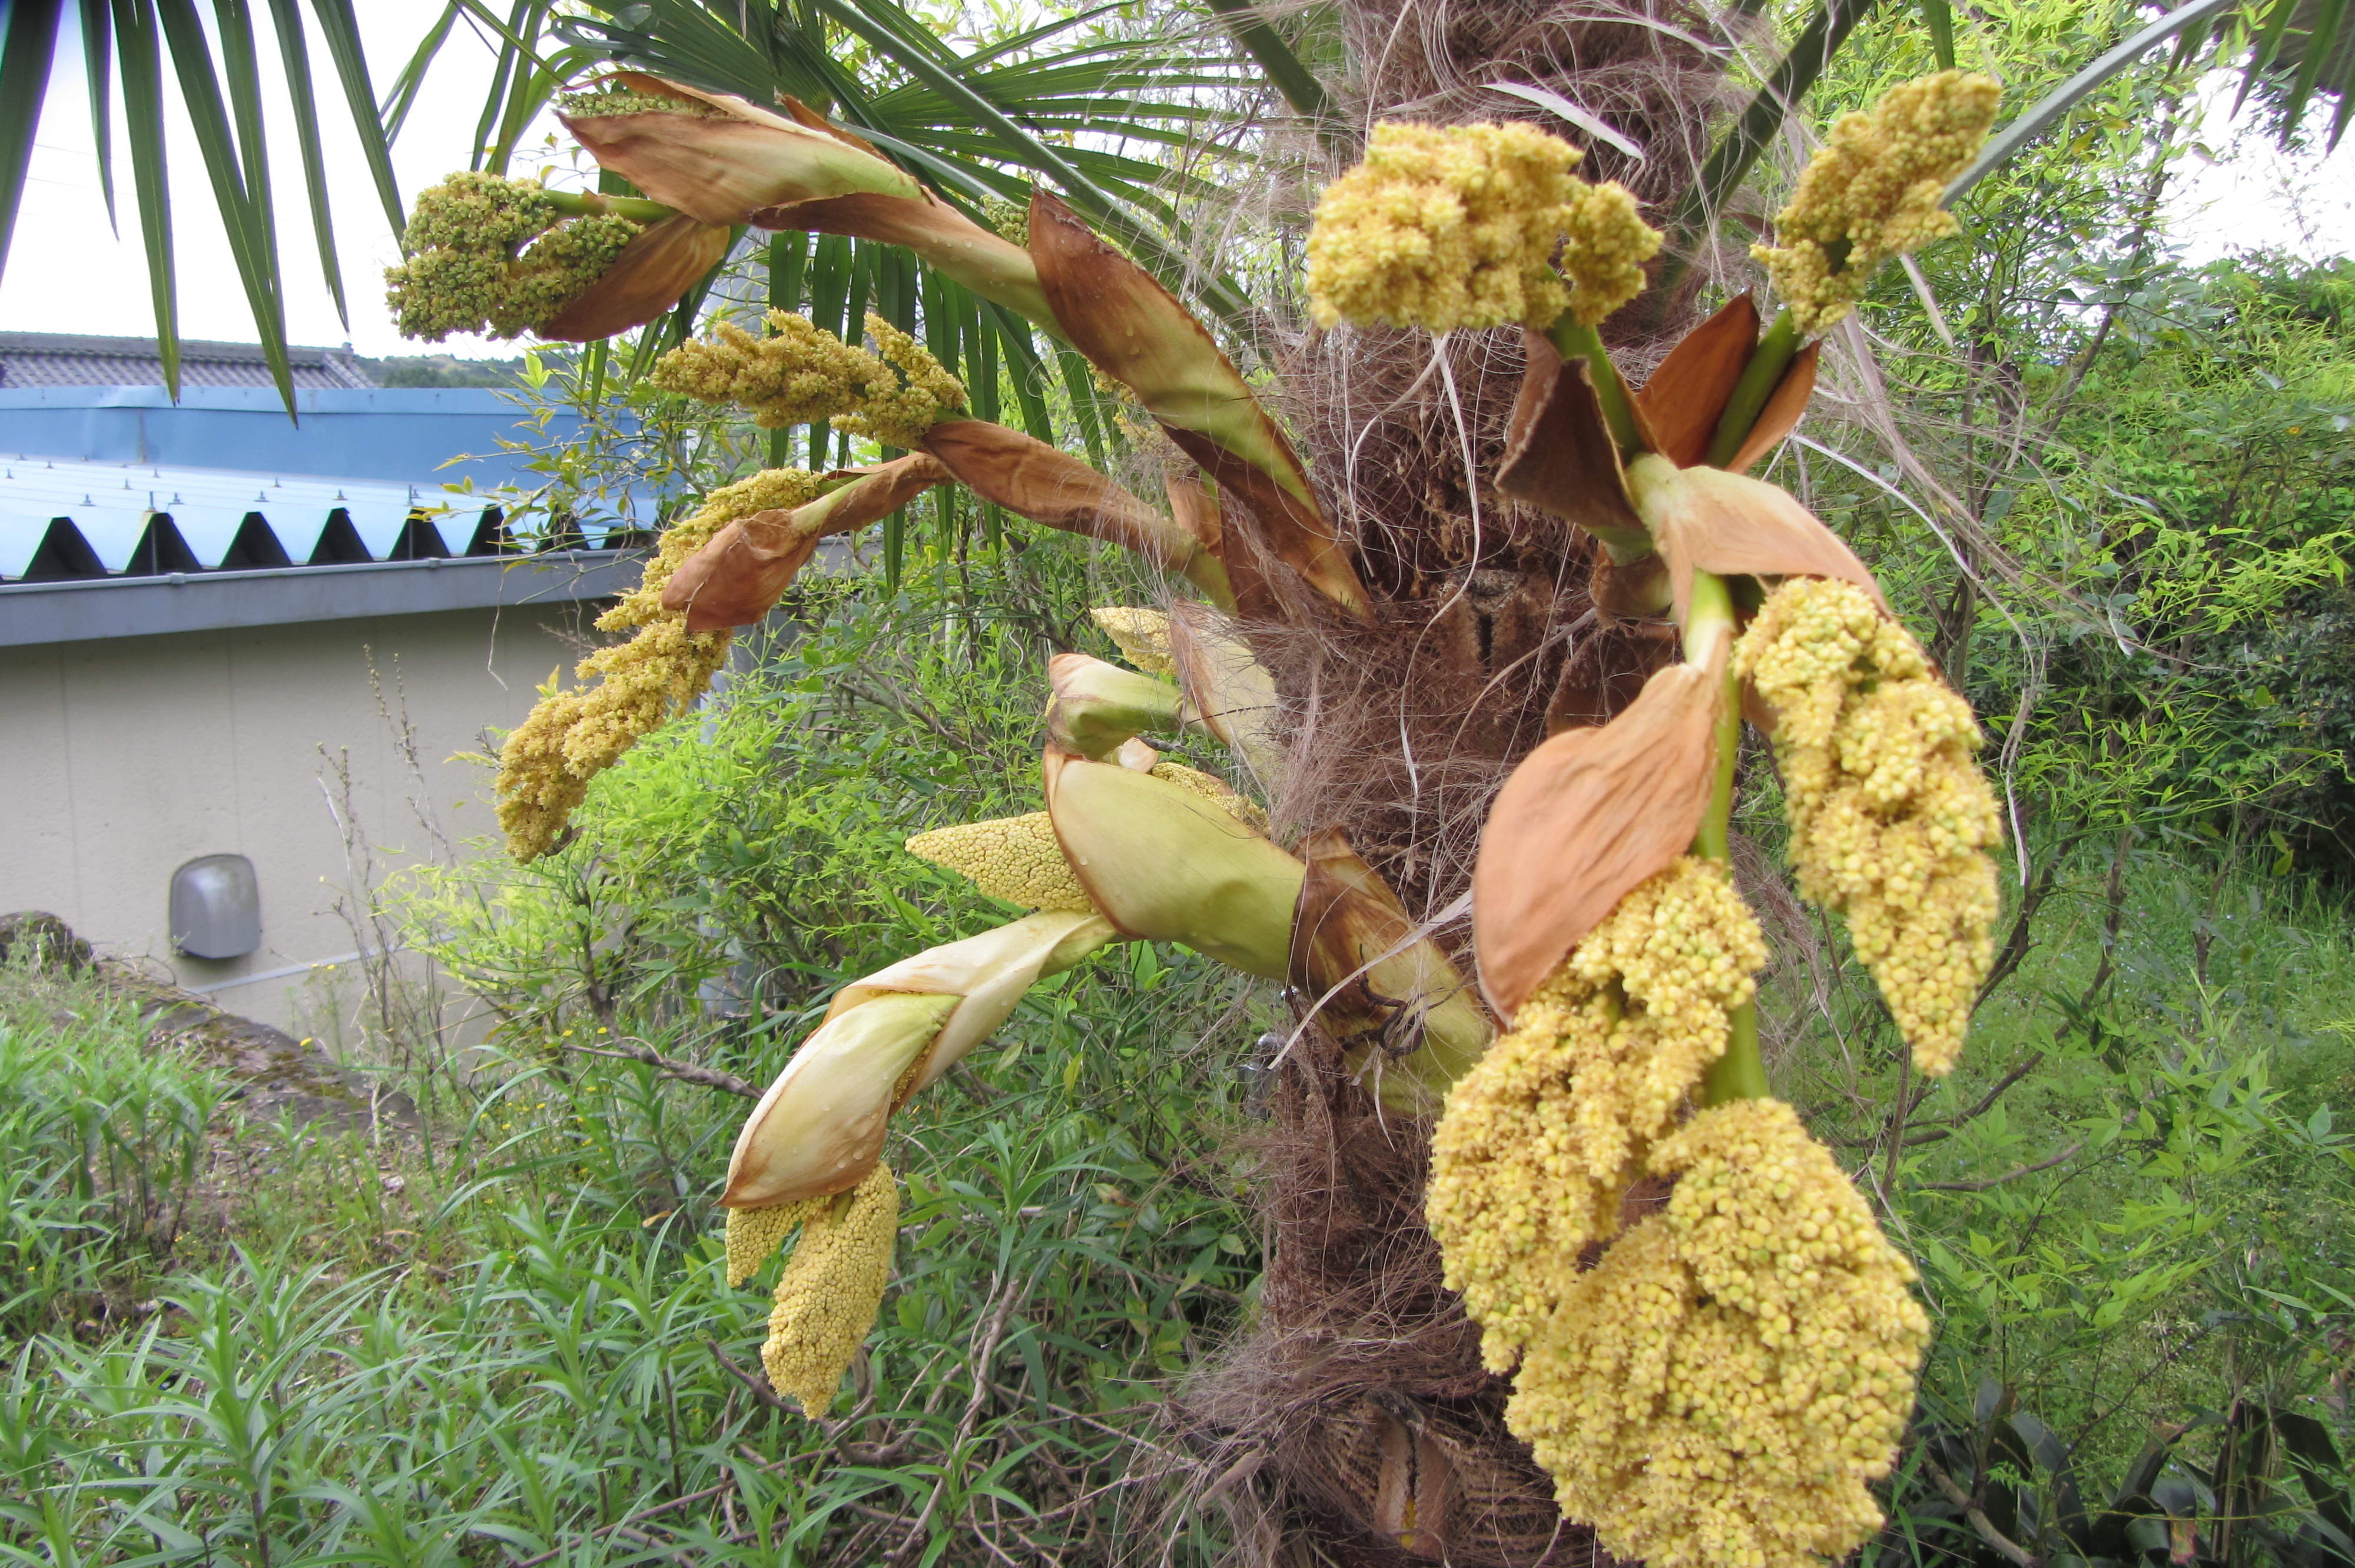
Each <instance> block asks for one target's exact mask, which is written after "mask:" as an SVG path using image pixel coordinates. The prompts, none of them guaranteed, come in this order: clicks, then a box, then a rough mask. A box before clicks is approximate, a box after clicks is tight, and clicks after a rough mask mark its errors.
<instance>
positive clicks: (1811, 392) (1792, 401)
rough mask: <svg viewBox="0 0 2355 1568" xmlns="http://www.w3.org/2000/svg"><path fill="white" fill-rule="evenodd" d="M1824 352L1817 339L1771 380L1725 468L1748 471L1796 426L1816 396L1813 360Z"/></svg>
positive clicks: (1817, 358)
mask: <svg viewBox="0 0 2355 1568" xmlns="http://www.w3.org/2000/svg"><path fill="white" fill-rule="evenodd" d="M1823 352H1824V344H1823V340H1822V339H1820V338H1818V339H1817V340H1816V341H1815V342H1814V343H1811V344H1807V346H1806V347H1805V348H1803V349H1801V350H1800V351H1799V353H1798V356H1797V357H1796V358H1795V359H1793V360H1792V361H1791V366H1790V368H1789V369H1787V370H1785V371H1784V372H1783V379H1782V380H1780V381H1777V382H1776V383H1774V392H1773V393H1772V394H1770V395H1769V396H1768V397H1767V399H1766V406H1765V407H1764V408H1761V409H1759V410H1758V422H1757V423H1756V424H1754V425H1753V426H1751V427H1750V436H1749V439H1748V440H1744V441H1743V442H1742V449H1741V450H1739V451H1737V452H1735V453H1734V454H1733V461H1732V462H1730V463H1727V464H1726V465H1725V466H1726V467H1727V468H1729V469H1731V470H1732V471H1734V472H1735V473H1747V472H1749V471H1750V468H1751V465H1752V464H1753V463H1755V462H1756V461H1758V460H1759V459H1760V458H1763V457H1764V456H1765V455H1766V454H1767V453H1768V452H1770V451H1772V450H1774V445H1775V443H1776V442H1778V441H1780V440H1782V439H1783V438H1784V437H1785V436H1787V435H1789V434H1790V433H1791V431H1792V430H1793V429H1795V428H1796V426H1797V425H1798V423H1799V416H1800V415H1802V414H1804V413H1806V411H1807V399H1808V398H1809V397H1813V396H1815V391H1816V362H1817V360H1819V359H1821V358H1822V357H1823Z"/></svg>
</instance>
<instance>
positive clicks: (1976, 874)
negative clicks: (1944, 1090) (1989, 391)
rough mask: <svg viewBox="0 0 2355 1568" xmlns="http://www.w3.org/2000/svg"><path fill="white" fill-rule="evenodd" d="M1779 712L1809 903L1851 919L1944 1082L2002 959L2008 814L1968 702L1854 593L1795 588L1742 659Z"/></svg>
mask: <svg viewBox="0 0 2355 1568" xmlns="http://www.w3.org/2000/svg"><path fill="white" fill-rule="evenodd" d="M1734 665H1735V668H1736V669H1737V670H1738V671H1739V672H1740V673H1742V675H1744V676H1746V677H1748V679H1749V680H1750V681H1751V683H1752V684H1753V686H1754V687H1755V689H1756V690H1757V693H1758V695H1759V697H1760V698H1761V699H1762V700H1764V702H1765V703H1766V705H1768V706H1769V707H1771V708H1772V709H1774V718H1775V728H1774V755H1775V758H1776V760H1777V761H1778V762H1779V763H1780V764H1781V767H1782V771H1783V787H1784V790H1785V796H1786V807H1787V810H1788V813H1789V817H1790V822H1791V851H1790V853H1791V863H1792V864H1793V866H1794V867H1795V868H1796V870H1797V872H1798V876H1799V891H1800V893H1801V894H1802V895H1804V896H1806V897H1807V898H1809V899H1811V900H1813V901H1814V902H1816V903H1817V904H1820V905H1822V906H1825V907H1826V908H1828V909H1834V910H1840V911H1844V912H1845V913H1846V914H1847V916H1848V919H1849V938H1850V939H1851V940H1852V941H1854V943H1855V944H1856V952H1857V957H1858V958H1859V959H1863V960H1864V963H1865V966H1866V967H1867V968H1868V969H1870V970H1871V971H1872V976H1873V979H1874V980H1876V981H1878V982H1879V984H1880V986H1881V996H1882V997H1883V998H1884V999H1885V1000H1886V1001H1888V1003H1889V1011H1890V1014H1891V1017H1893V1018H1894V1019H1895V1020H1896V1021H1897V1027H1898V1029H1899V1030H1900V1031H1901V1032H1902V1033H1903V1034H1904V1036H1905V1039H1906V1041H1907V1042H1908V1043H1909V1044H1911V1045H1912V1046H1913V1059H1914V1061H1915V1062H1916V1063H1917V1064H1918V1065H1920V1066H1921V1068H1922V1070H1923V1072H1925V1073H1930V1074H1933V1075H1943V1074H1945V1073H1946V1072H1948V1071H1949V1070H1951V1069H1952V1068H1953V1066H1954V1065H1955V1057H1956V1056H1957V1055H1958V1054H1960V1053H1961V1050H1962V1044H1963V1033H1964V1031H1965V1030H1966V1028H1967V1027H1968V1025H1969V1023H1970V1015H1971V1008H1972V1005H1973V1003H1974V1002H1975V1001H1976V1000H1977V993H1978V987H1979V982H1980V981H1981V980H1984V979H1985V978H1986V976H1987V965H1988V963H1989V962H1990V961H1991V959H1992V958H1993V956H1994V954H1993V942H1992V939H1991V938H1990V935H1989V932H1990V928H1991V927H1992V926H1993V925H1994V922H1995V916H1996V912H1997V894H1996V874H1995V862H1994V861H1993V860H1992V859H1990V858H1989V857H1988V855H1987V848H1988V847H1989V846H1991V845H1994V844H1996V843H1998V842H2001V841H2002V837H2003V823H2002V818H2001V815H2000V814H1999V813H1998V810H1997V809H1996V802H1995V796H1994V793H1993V791H1991V790H1990V789H1988V788H1987V779H1985V778H1984V777H1982V776H1981V775H1980V773H1979V770H1978V765H1977V762H1975V761H1974V760H1973V759H1972V755H1971V754H1972V753H1973V752H1974V751H1976V750H1977V748H1978V747H1979V745H1980V744H1981V737H1980V735H1979V729H1978V726H1977V723H1975V722H1974V721H1973V719H1972V717H1971V710H1970V705H1969V704H1968V703H1966V702H1965V701H1964V700H1963V699H1962V698H1961V697H1959V696H1957V695H1955V694H1954V693H1953V692H1951V691H1949V690H1947V689H1946V686H1945V683H1943V682H1942V681H1940V680H1939V679H1938V676H1937V673H1936V672H1935V671H1934V670H1933V669H1932V668H1931V666H1930V662H1929V660H1928V659H1927V658H1926V657H1924V656H1923V652H1922V649H1921V645H1920V644H1918V643H1916V642H1915V641H1913V638H1912V637H1911V636H1910V635H1908V634H1907V632H1906V630H1905V629H1904V628H1903V627H1902V626H1900V625H1898V624H1897V623H1896V622H1895V621H1893V620H1890V619H1889V618H1888V617H1887V616H1885V615H1883V614H1881V611H1880V609H1878V608H1877V607H1875V606H1874V604H1873V602H1872V600H1871V599H1869V598H1867V597H1866V595H1865V594H1864V592H1863V590H1862V589H1860V588H1856V587H1855V586H1853V585H1852V584H1849V583H1843V582H1830V581H1825V580H1822V579H1818V578H1813V577H1799V578H1794V579H1792V580H1791V581H1789V582H1786V583H1785V584H1784V585H1783V586H1782V587H1780V588H1776V589H1775V590H1774V593H1772V594H1771V595H1769V596H1768V598H1767V600H1766V604H1765V608H1764V609H1762V610H1760V611H1759V614H1758V618H1757V619H1756V620H1754V621H1753V622H1752V623H1751V626H1750V628H1749V630H1747V631H1746V632H1744V633H1743V635H1742V641H1740V643H1739V644H1737V645H1736V647H1735V650H1734Z"/></svg>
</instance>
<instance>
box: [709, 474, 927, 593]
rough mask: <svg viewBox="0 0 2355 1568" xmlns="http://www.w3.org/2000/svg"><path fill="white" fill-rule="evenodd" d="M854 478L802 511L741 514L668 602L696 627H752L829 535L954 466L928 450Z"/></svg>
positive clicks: (895, 506)
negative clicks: (684, 612) (947, 466)
mask: <svg viewBox="0 0 2355 1568" xmlns="http://www.w3.org/2000/svg"><path fill="white" fill-rule="evenodd" d="M852 472H854V473H855V474H856V475H857V476H858V477H857V478H856V479H854V480H853V482H851V483H849V484H847V485H845V486H843V487H842V488H841V489H840V490H837V491H834V492H832V493H829V494H826V495H822V496H820V497H818V498H817V499H816V500H815V501H813V502H811V503H809V504H808V505H806V506H803V507H801V508H798V509H797V510H795V511H792V512H785V511H781V510H776V509H771V510H769V511H766V512H755V513H753V514H751V516H749V517H740V518H738V519H736V520H735V521H734V522H732V523H730V524H728V525H727V526H726V527H724V528H722V529H720V530H719V533H717V534H715V535H712V536H711V540H710V542H709V544H707V545H705V546H703V548H701V549H700V550H698V551H696V552H695V554H693V555H692V556H688V557H687V559H686V561H685V562H683V563H682V564H681V565H680V567H679V568H678V570H677V571H676V572H673V573H672V574H671V577H670V581H669V582H668V583H666V584H665V585H664V588H663V608H664V609H667V610H672V611H677V610H682V609H683V610H685V611H687V630H689V631H711V630H718V629H719V628H720V627H723V626H751V625H755V624H757V623H758V622H759V621H760V620H761V619H762V617H763V616H765V615H767V614H768V613H769V611H770V610H771V609H773V608H774V607H775V605H776V602H777V600H778V599H780V598H782V597H783V594H784V591H785V589H786V588H788V587H790V586H791V585H792V583H793V580H794V577H796V576H798V575H799V574H800V572H801V569H802V568H803V567H805V566H807V565H809V562H810V557H811V556H813V555H815V554H816V552H817V542H818V541H819V540H820V539H822V538H824V537H825V536H826V535H829V534H847V533H851V532H854V531H855V530H858V529H860V528H864V527H866V526H867V524H869V523H872V522H874V521H875V520H876V519H877V518H879V517H886V516H889V515H890V514H892V513H894V512H896V511H898V510H899V509H900V507H902V506H905V505H906V504H907V503H909V502H910V501H912V500H913V499H915V498H916V497H917V496H918V495H921V494H922V493H924V492H925V491H927V490H929V489H931V488H932V486H933V485H935V484H941V483H944V482H947V480H948V478H949V471H948V470H947V469H946V468H943V466H942V465H941V462H940V460H939V459H937V458H935V457H933V456H932V454H931V453H929V452H910V453H909V454H908V455H907V456H906V457H903V458H894V459H893V460H892V461H890V462H887V463H881V464H879V465H877V466H876V467H873V468H868V469H858V470H853V471H852Z"/></svg>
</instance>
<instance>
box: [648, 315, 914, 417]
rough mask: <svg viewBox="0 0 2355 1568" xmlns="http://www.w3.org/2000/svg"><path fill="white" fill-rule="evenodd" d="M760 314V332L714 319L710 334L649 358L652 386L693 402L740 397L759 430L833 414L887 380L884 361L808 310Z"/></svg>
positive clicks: (843, 411)
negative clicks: (827, 328) (765, 327)
mask: <svg viewBox="0 0 2355 1568" xmlns="http://www.w3.org/2000/svg"><path fill="white" fill-rule="evenodd" d="M767 320H768V323H769V331H768V334H766V335H765V336H759V337H756V336H754V335H753V334H751V333H749V332H746V331H745V330H744V329H743V328H741V327H740V326H738V325H737V324H736V323H733V322H721V323H719V325H717V326H716V327H714V328H713V329H712V334H711V336H709V338H705V339H703V340H701V341H698V342H691V343H683V344H679V345H678V346H677V348H674V349H672V350H671V351H670V352H669V353H668V354H666V355H663V356H662V358H660V359H659V360H656V361H655V368H654V383H655V386H657V387H661V388H662V389H663V390H664V391H666V392H676V393H678V394H680V395H681V396H683V397H693V398H695V399H696V400H697V401H698V402H704V403H738V404H741V405H742V406H743V407H744V408H749V409H751V413H752V418H753V421H754V423H756V424H758V425H760V426H761V427H762V429H784V428H785V427H787V426H790V425H808V424H815V423H816V422H817V421H819V420H821V419H832V418H837V417H839V416H841V415H843V414H847V413H849V412H851V411H852V410H854V409H857V408H862V407H864V406H865V404H866V402H867V400H868V398H870V397H877V396H879V395H880V394H881V393H883V392H884V391H885V390H886V389H887V388H889V387H891V386H892V385H893V377H892V375H891V370H890V366H887V365H885V364H884V363H883V362H882V361H881V360H879V359H878V358H876V357H875V356H874V355H871V354H869V353H868V352H867V351H866V350H865V349H862V348H859V347H858V346H857V345H856V344H847V343H845V342H843V341H842V340H841V339H840V338H838V337H837V336H835V335H834V334H832V333H829V332H823V331H821V330H819V329H818V328H817V327H815V326H814V325H812V324H811V323H810V320H809V318H808V317H806V316H797V315H794V314H793V313H790V312H786V311H771V312H769V313H768V317H767Z"/></svg>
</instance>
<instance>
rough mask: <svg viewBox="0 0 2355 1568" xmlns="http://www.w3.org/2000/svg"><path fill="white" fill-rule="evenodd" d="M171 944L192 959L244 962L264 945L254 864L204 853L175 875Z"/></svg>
mask: <svg viewBox="0 0 2355 1568" xmlns="http://www.w3.org/2000/svg"><path fill="white" fill-rule="evenodd" d="M172 945H173V946H174V947H176V948H179V950H180V951H182V952H184V953H186V954H187V955H188V957H190V958H192V959H241V958H243V957H244V956H245V955H246V954H248V953H250V952H251V951H253V949H254V948H258V947H260V946H261V885H260V884H258V883H257V882H255V880H254V876H253V863H252V862H251V861H250V860H248V859H246V858H245V856H243V855H241V854H208V855H199V856H197V858H196V859H195V860H192V861H190V862H188V863H187V864H186V865H184V866H182V867H181V868H180V869H179V870H177V871H176V872H174V873H173V874H172Z"/></svg>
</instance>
